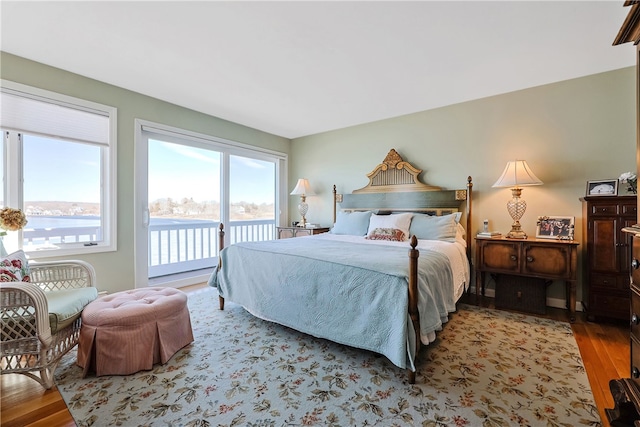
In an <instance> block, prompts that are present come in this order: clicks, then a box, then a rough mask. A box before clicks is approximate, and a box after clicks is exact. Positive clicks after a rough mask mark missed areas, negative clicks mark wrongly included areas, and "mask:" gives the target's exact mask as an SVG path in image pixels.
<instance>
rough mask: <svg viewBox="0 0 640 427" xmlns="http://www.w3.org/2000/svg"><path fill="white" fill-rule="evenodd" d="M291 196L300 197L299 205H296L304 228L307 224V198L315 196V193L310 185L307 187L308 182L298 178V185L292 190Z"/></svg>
mask: <svg viewBox="0 0 640 427" xmlns="http://www.w3.org/2000/svg"><path fill="white" fill-rule="evenodd" d="M289 194H291V195H292V196H298V195H299V196H300V203H299V204H298V212H300V216H301V217H302V221H301V223H302V225H301V226H302V227H305V226H306V224H307V218H305V215H307V212H308V211H309V205H308V204H307V202H306V200H307V196H315V195H316V193H314V192H313V190H312V189H311V185H309V181H307V180H306V179H305V178H300V179H299V180H298V183H297V184H296V188H294V189H293V191H292V192H291V193H289Z"/></svg>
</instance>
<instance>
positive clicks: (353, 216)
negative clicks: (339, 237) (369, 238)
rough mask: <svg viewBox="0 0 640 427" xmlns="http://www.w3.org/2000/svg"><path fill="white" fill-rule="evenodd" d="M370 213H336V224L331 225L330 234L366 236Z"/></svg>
mask: <svg viewBox="0 0 640 427" xmlns="http://www.w3.org/2000/svg"><path fill="white" fill-rule="evenodd" d="M371 214H372V212H371V211H365V212H338V216H337V218H336V223H335V224H333V228H332V229H331V234H348V235H352V236H364V235H365V234H367V231H368V229H369V228H368V226H369V217H370V216H371Z"/></svg>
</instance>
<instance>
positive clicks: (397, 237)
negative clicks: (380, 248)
mask: <svg viewBox="0 0 640 427" xmlns="http://www.w3.org/2000/svg"><path fill="white" fill-rule="evenodd" d="M365 239H369V240H389V241H392V242H404V240H405V239H404V231H402V230H398V229H397V228H376V229H374V230H373V231H372V232H371V233H369V234H368V235H367V237H365Z"/></svg>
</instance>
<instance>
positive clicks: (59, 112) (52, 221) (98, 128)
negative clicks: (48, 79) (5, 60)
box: [0, 80, 116, 257]
mask: <svg viewBox="0 0 640 427" xmlns="http://www.w3.org/2000/svg"><path fill="white" fill-rule="evenodd" d="M0 105H2V111H1V115H0V129H2V134H3V150H2V177H3V188H2V194H1V195H2V200H1V201H0V205H2V206H11V207H19V208H21V209H22V210H23V211H24V213H25V215H26V216H27V220H28V224H27V226H26V227H25V228H24V229H23V230H21V231H19V232H16V233H9V235H8V236H6V237H5V238H4V239H5V242H7V243H5V246H10V247H12V249H16V248H19V247H22V248H23V249H24V250H25V251H27V252H31V253H33V254H34V255H35V256H37V257H46V256H59V255H72V254H82V253H87V252H104V251H114V250H116V211H115V209H116V203H115V200H116V198H115V188H116V174H115V171H116V164H115V163H116V162H115V158H116V156H115V154H116V153H115V151H116V148H115V134H116V132H115V130H116V109H115V108H113V107H108V106H104V105H100V104H96V103H93V102H88V101H84V100H81V99H77V98H71V97H68V96H65V95H61V94H57V93H54V92H49V91H44V90H40V89H36V88H32V87H29V86H25V85H20V84H17V83H13V82H8V81H4V80H3V81H2V88H1V90H0Z"/></svg>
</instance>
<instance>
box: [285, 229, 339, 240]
mask: <svg viewBox="0 0 640 427" xmlns="http://www.w3.org/2000/svg"><path fill="white" fill-rule="evenodd" d="M327 231H329V227H319V228H304V227H276V238H278V239H290V238H293V237H302V236H313V235H315V234H321V233H326V232H327Z"/></svg>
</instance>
